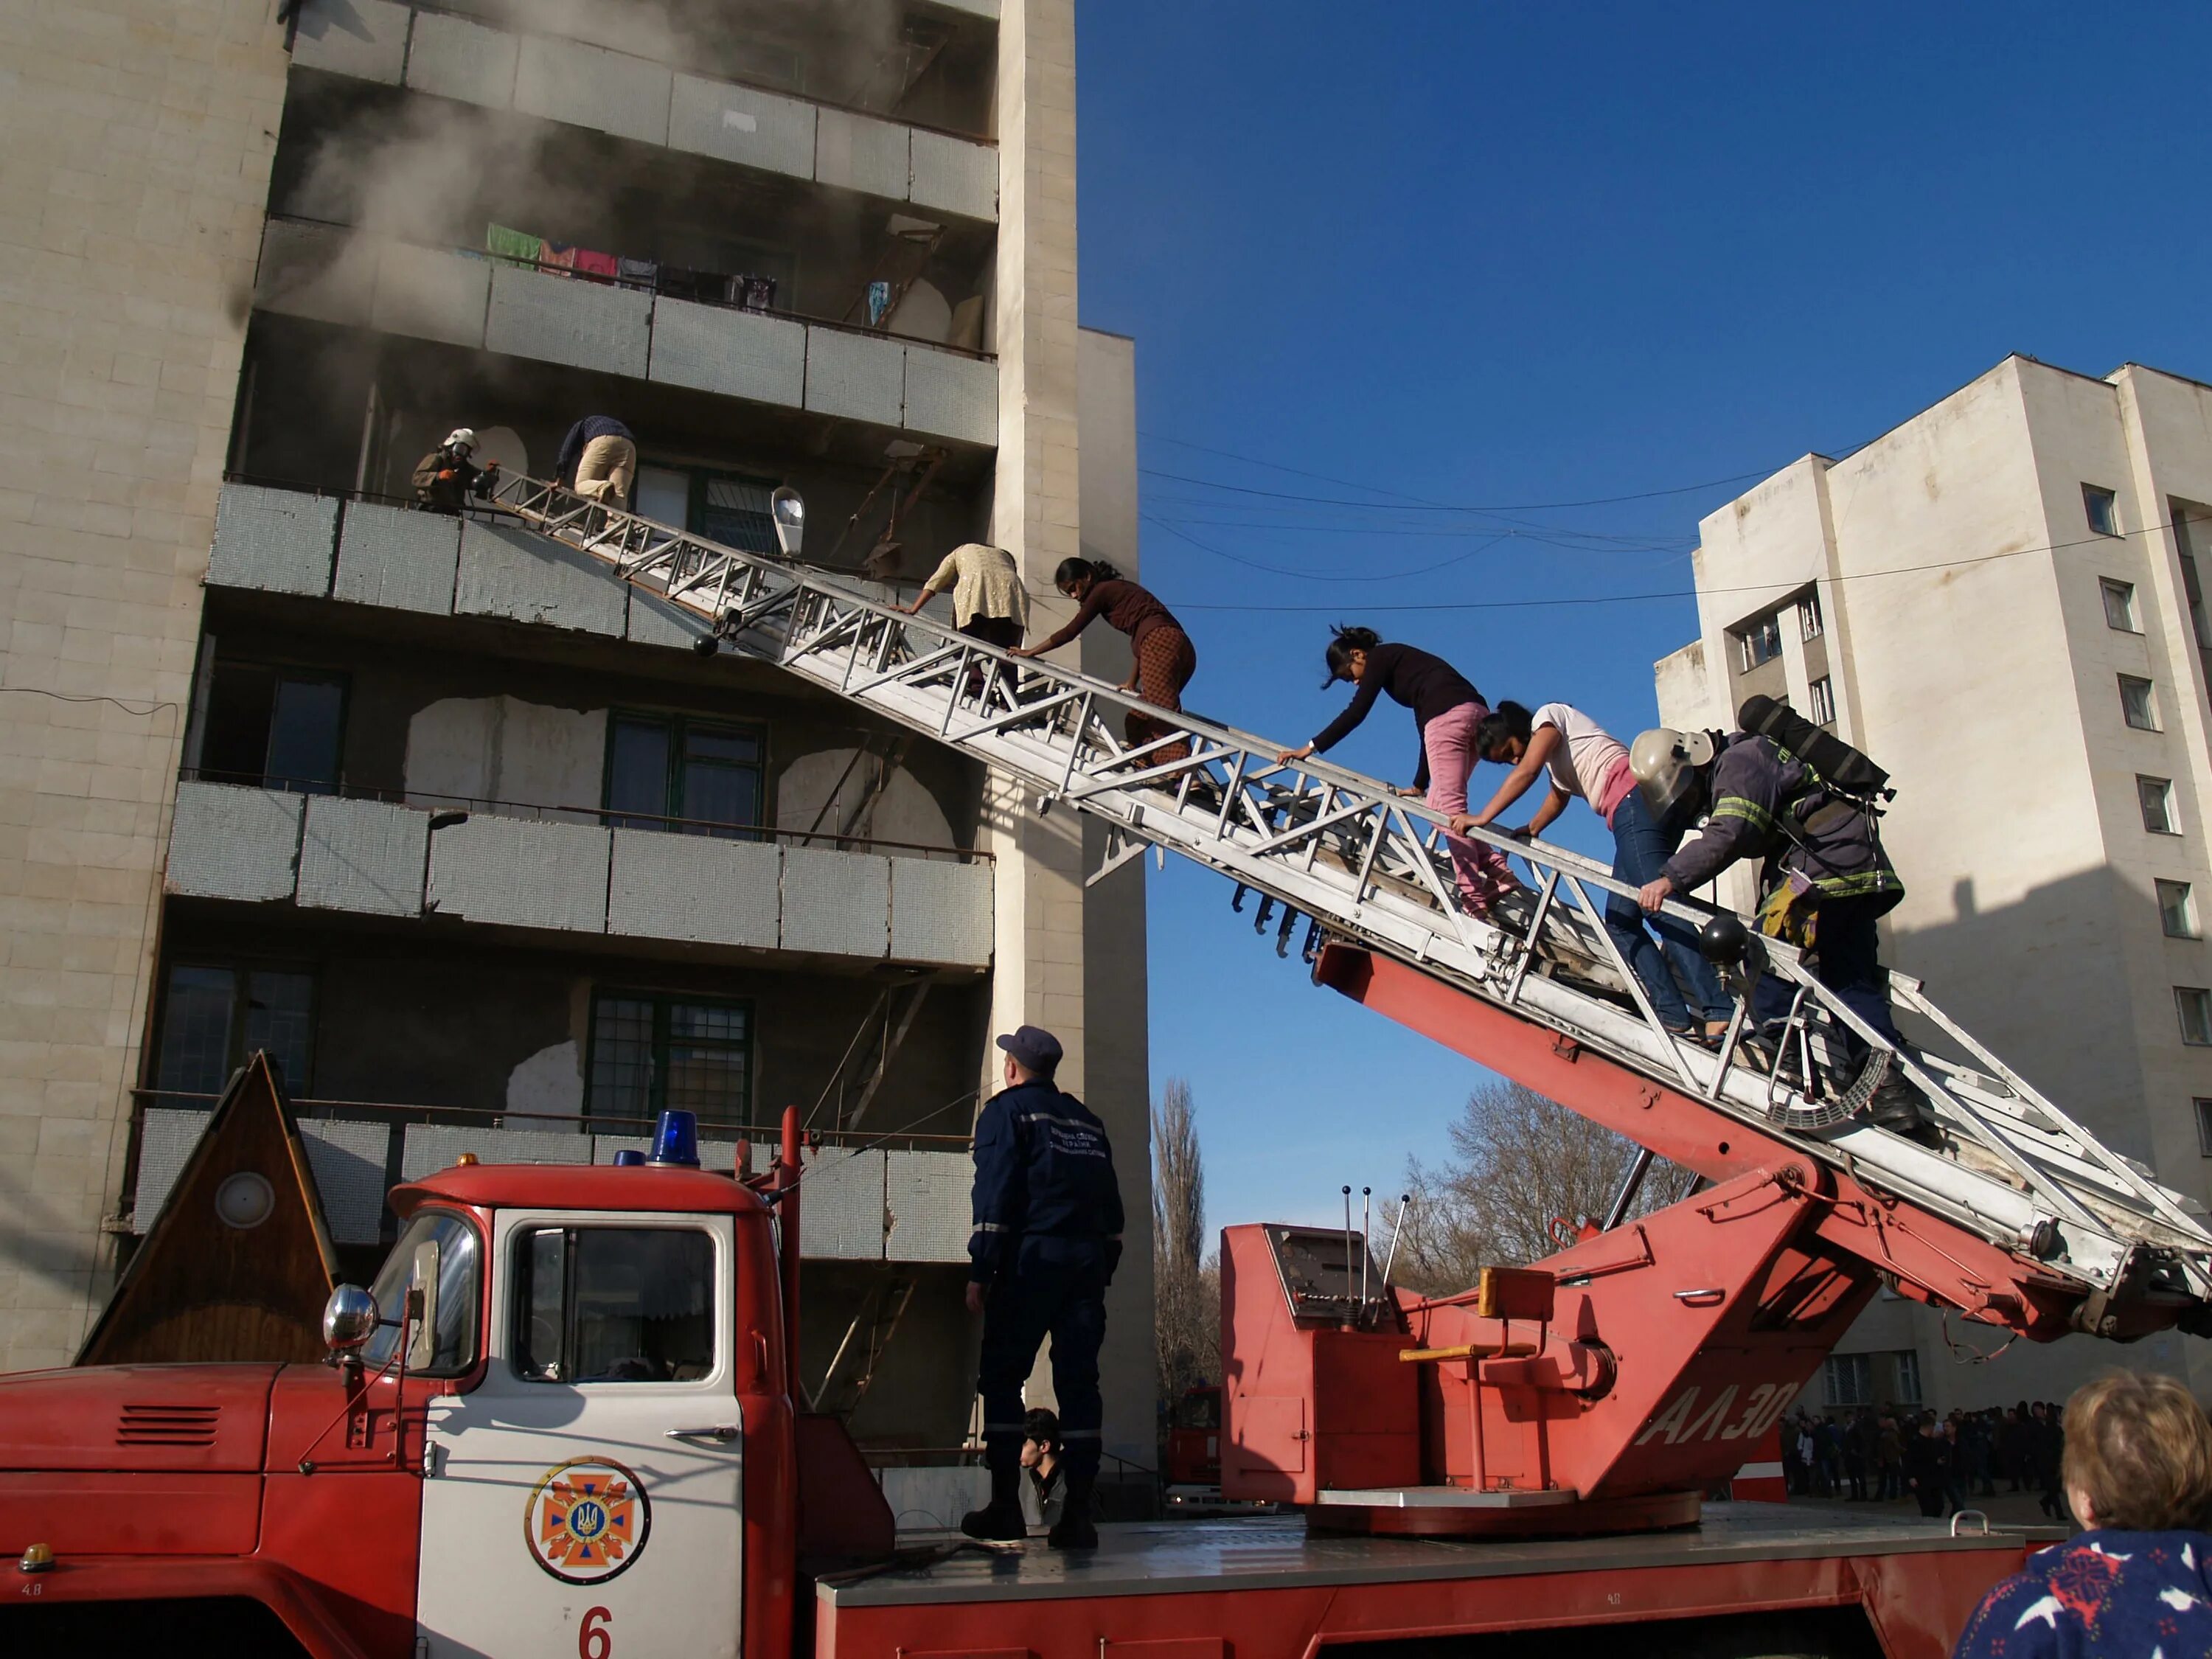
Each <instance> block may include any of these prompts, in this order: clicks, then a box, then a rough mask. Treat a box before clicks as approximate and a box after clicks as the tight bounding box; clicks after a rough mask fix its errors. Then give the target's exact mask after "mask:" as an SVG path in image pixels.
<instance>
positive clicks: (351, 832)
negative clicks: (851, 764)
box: [167, 778, 994, 969]
mask: <svg viewBox="0 0 2212 1659" xmlns="http://www.w3.org/2000/svg"><path fill="white" fill-rule="evenodd" d="M435 816H438V815H434V814H433V813H432V812H431V811H428V810H427V809H425V808H422V807H414V806H403V805H398V804H395V803H391V802H385V801H376V800H365V799H351V798H345V797H340V796H336V795H313V796H309V795H302V794H297V793H290V792H288V791H284V790H279V789H260V788H252V787H246V786H244V785H239V784H228V783H210V782H207V781H203V780H200V779H194V778H187V779H185V780H184V781H181V782H179V784H178V786H177V805H176V811H175V815H174V817H173V820H172V822H171V827H170V834H169V860H168V870H167V890H168V891H169V892H170V893H172V894H173V895H175V896H178V897H180V898H194V899H223V900H228V901H231V902H241V903H252V904H270V903H295V904H296V905H297V906H298V908H301V910H304V911H319V912H338V913H344V914H348V915H359V916H376V917H385V918H388V919H396V920H410V919H415V918H420V917H423V916H428V915H436V916H438V917H439V918H440V919H441V920H443V921H459V922H465V923H470V924H473V925H477V926H483V927H502V928H522V929H527V930H530V931H532V932H535V933H565V934H571V935H574V934H592V935H599V936H609V937H613V938H617V939H637V940H654V941H665V942H670V943H675V944H684V945H709V946H716V947H720V948H723V949H727V950H732V951H774V950H783V951H798V952H804V953H805V954H807V955H811V956H816V957H832V958H838V957H842V958H843V959H845V960H847V961H848V962H853V963H884V962H888V963H907V964H924V965H929V966H933V967H945V968H967V969H982V968H987V967H988V966H989V965H990V962H991V950H992V927H993V921H992V917H993V902H994V898H993V892H992V882H991V867H990V866H989V865H988V864H986V863H964V864H963V863H956V862H953V861H951V860H935V859H927V858H922V857H918V856H917V857H911V858H906V857H887V856H885V855H884V854H879V853H866V852H848V851H845V850H842V849H839V848H821V847H790V848H782V847H778V846H777V845H775V843H773V842H756V841H748V840H738V839H728V838H723V837H718V836H692V835H679V834H677V833H675V832H673V831H669V830H661V829H627V828H625V829H605V828H602V827H601V826H599V825H598V824H595V823H558V822H553V821H550V820H549V819H544V818H533V817H504V816H497V815H495V814H493V813H491V812H489V811H471V812H469V813H468V814H467V815H466V816H465V817H464V816H462V815H461V814H459V813H458V812H456V813H453V814H450V815H447V816H446V817H441V819H440V827H438V828H437V829H435V831H434V830H433V829H432V827H431V825H432V822H433V818H434V817H435Z"/></svg>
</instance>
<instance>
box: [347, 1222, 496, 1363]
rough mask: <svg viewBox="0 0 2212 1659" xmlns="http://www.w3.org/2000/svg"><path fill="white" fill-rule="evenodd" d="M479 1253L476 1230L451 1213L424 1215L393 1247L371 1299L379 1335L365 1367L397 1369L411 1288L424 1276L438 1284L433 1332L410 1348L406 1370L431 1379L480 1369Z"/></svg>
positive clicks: (370, 1344) (425, 1281)
mask: <svg viewBox="0 0 2212 1659" xmlns="http://www.w3.org/2000/svg"><path fill="white" fill-rule="evenodd" d="M477 1261H478V1252H477V1232H476V1229H475V1228H474V1227H472V1226H471V1225H469V1224H468V1222H467V1221H466V1220H465V1219H463V1218H461V1217H459V1216H458V1215H454V1214H453V1213H452V1212H450V1211H445V1210H424V1211H423V1212H421V1213H420V1214H418V1215H417V1216H416V1218H415V1219H414V1220H412V1221H411V1222H410V1223H408V1225H407V1231H405V1232H404V1233H402V1234H400V1236H399V1242H398V1243H397V1244H395V1245H393V1246H392V1254H391V1255H388V1256H386V1258H385V1259H384V1266H383V1267H382V1268H381V1269H380V1271H379V1272H378V1273H377V1275H376V1283H375V1284H374V1285H371V1286H370V1287H369V1293H370V1294H371V1295H372V1296H374V1297H375V1298H376V1308H377V1314H378V1320H379V1322H378V1324H377V1328H376V1334H375V1335H374V1336H372V1337H371V1338H369V1340H368V1346H366V1347H365V1348H363V1349H362V1363H363V1364H366V1365H367V1366H368V1368H369V1370H373V1371H374V1370H382V1369H383V1368H384V1367H385V1366H386V1365H388V1364H391V1363H392V1346H393V1345H394V1344H395V1343H397V1342H398V1340H399V1327H400V1322H402V1321H403V1320H404V1318H405V1317H406V1315H407V1300H406V1298H407V1288H408V1286H409V1285H412V1284H415V1283H416V1277H417V1274H418V1273H419V1274H420V1275H421V1279H422V1282H423V1284H424V1285H426V1286H427V1285H430V1284H434V1283H435V1285H436V1287H437V1293H436V1295H435V1297H433V1298H432V1301H433V1305H432V1307H431V1310H430V1329H429V1332H428V1334H427V1336H423V1335H417V1336H416V1338H415V1339H414V1340H413V1341H412V1342H411V1343H410V1349H411V1352H410V1353H409V1355H408V1358H407V1369H408V1370H410V1371H416V1372H419V1373H422V1374H423V1375H426V1376H459V1374H460V1373H462V1372H463V1371H465V1370H468V1369H469V1368H470V1367H471V1365H473V1364H476V1359H477V1297H478V1295H479V1291H478V1282H479V1281H478V1279H477Z"/></svg>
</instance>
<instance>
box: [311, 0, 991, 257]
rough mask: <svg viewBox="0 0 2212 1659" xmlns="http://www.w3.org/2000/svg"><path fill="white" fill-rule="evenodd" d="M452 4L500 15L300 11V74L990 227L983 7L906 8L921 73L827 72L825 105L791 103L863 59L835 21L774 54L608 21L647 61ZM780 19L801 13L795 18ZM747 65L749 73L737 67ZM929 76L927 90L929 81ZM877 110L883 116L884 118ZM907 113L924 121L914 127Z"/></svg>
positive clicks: (381, 0) (368, 6) (445, 10)
mask: <svg viewBox="0 0 2212 1659" xmlns="http://www.w3.org/2000/svg"><path fill="white" fill-rule="evenodd" d="M463 9H466V10H469V11H474V12H478V13H489V14H490V15H493V16H494V17H496V15H497V14H498V10H499V8H498V7H497V6H496V5H495V4H484V3H478V4H472V5H466V6H463V5H459V4H454V5H450V6H447V7H441V8H433V7H428V6H411V5H405V4H400V3H397V0H307V5H306V6H305V7H304V8H303V9H302V11H301V19H300V25H299V31H298V34H297V37H296V38H295V41H294V43H293V50H292V61H293V63H294V64H295V65H297V66H298V67H299V68H301V69H304V70H318V71H320V72H323V73H325V74H329V75H334V76H346V77H349V78H351V79H355V80H359V81H365V82H374V83H377V84H379V85H382V86H386V87H392V88H406V89H407V90H409V91H410V92H413V93H417V94H428V95H431V96H434V97H437V98H441V99H448V100H453V101H455V102H457V103H459V104H464V105H471V106H476V107H477V108H480V109H486V110H493V111H511V112H514V113H516V114H519V115H524V116H531V117H537V118H542V119H544V120H549V121H557V122H561V123H563V124H566V125H572V126H577V127H582V128H586V129H588V130H592V131H598V132H602V133H605V134H608V135H610V136H612V137H617V138H622V139H626V140H629V141H630V142H633V143H640V144H650V145H653V146H657V147H659V148H663V149H675V150H679V151H684V152H687V153H690V154H693V155H705V156H712V157H714V158H716V159H718V160H720V161H727V162H731V163H734V164H736V165H738V166H741V167H751V168H756V169H759V170H762V171H764V172H769V173H779V174H782V175H785V176H787V177H791V178H796V179H805V180H808V181H810V182H812V183H815V184H818V185H827V186H830V187H832V188H836V189H844V190H853V191H864V192H866V193H867V194H869V195H871V196H874V197H880V198H882V199H884V200H887V201H891V202H906V203H911V204H914V205H915V206H916V207H919V208H924V209H928V210H934V211H940V212H945V213H957V214H960V215H963V216H967V217H970V218H975V219H982V220H994V219H995V218H996V217H997V216H998V193H999V169H998V155H997V152H996V151H995V149H994V148H993V147H992V146H991V145H989V144H988V143H977V142H975V139H974V138H973V137H968V136H966V134H968V133H973V132H977V131H981V128H982V127H983V126H984V125H986V124H987V120H988V112H989V109H990V103H991V98H992V94H993V88H992V81H993V77H994V74H995V62H996V42H995V40H994V39H991V38H987V37H989V36H991V35H993V34H994V31H993V30H991V29H989V28H988V27H987V26H985V25H981V24H979V23H977V22H976V21H975V19H976V18H978V17H994V16H995V15H996V13H997V7H996V6H995V5H987V4H983V3H967V4H950V3H948V4H943V5H939V6H938V7H936V8H935V9H934V10H935V12H936V13H937V14H939V15H935V16H925V15H924V13H923V9H921V8H909V9H910V10H911V11H913V12H914V13H915V17H914V18H913V19H910V20H909V29H910V30H913V29H917V28H918V29H919V30H920V31H921V32H923V33H929V34H932V35H933V36H935V37H936V38H935V39H934V40H931V41H929V42H927V43H921V42H916V43H915V46H919V48H920V52H919V53H918V54H915V53H914V52H913V49H912V48H911V47H910V48H909V55H919V56H921V57H924V58H927V60H928V61H927V64H926V65H925V67H924V70H923V72H922V74H921V76H915V77H912V78H909V77H908V76H907V75H905V74H903V73H902V72H900V71H899V70H898V69H897V68H896V66H894V65H890V64H883V65H882V67H883V68H884V69H885V70H888V71H889V73H888V74H887V75H869V74H868V73H867V72H866V70H865V69H863V70H862V71H861V74H860V76H858V77H857V78H856V77H855V76H853V75H852V74H850V73H847V74H843V75H840V74H836V73H835V72H829V73H825V74H823V75H822V76H818V77H815V78H819V79H821V80H823V81H824V82H827V83H828V84H827V85H826V86H825V88H824V96H825V98H826V101H824V100H823V99H814V98H807V97H802V96H796V95H793V94H794V93H795V92H796V91H797V90H798V89H799V86H800V85H801V84H803V83H805V82H807V81H808V80H809V78H810V77H809V76H808V75H807V74H806V73H805V65H807V64H810V63H811V64H820V65H823V66H825V67H826V66H830V65H836V64H853V63H854V60H855V59H856V58H861V57H863V56H864V55H865V52H864V49H860V43H859V42H857V41H856V40H854V39H853V38H852V37H851V36H850V34H849V33H840V32H839V31H838V27H837V26H838V23H839V22H840V21H843V20H840V19H837V18H836V17H834V16H830V17H828V18H826V19H824V20H823V23H822V24H821V26H820V27H821V28H822V29H823V31H824V32H823V34H822V36H821V38H820V39H819V40H817V41H815V42H811V43H810V42H806V41H804V40H802V41H799V42H795V43H790V44H781V43H779V45H778V46H771V47H769V49H768V50H767V51H765V52H752V53H750V54H748V53H747V52H746V51H745V46H746V44H747V43H746V41H745V40H744V37H743V36H742V35H738V36H732V37H730V38H728V39H726V40H722V41H720V42H708V43H700V42H685V41H679V40H675V39H672V38H671V39H668V40H659V41H654V40H649V39H647V40H641V39H640V37H641V36H642V35H646V34H647V33H649V32H648V31H646V30H643V29H641V28H639V27H636V26H635V20H624V19H622V18H620V17H618V16H616V17H613V18H611V21H610V23H609V25H608V27H609V29H610V31H611V39H612V40H617V41H619V43H620V44H621V45H622V46H629V47H633V48H637V47H642V48H643V49H645V50H647V51H651V52H656V53H657V54H658V58H659V61H657V60H656V58H655V57H654V56H642V55H638V53H637V52H636V51H635V50H615V49H611V47H610V46H605V45H593V44H591V43H589V42H587V41H585V40H574V39H562V38H556V37H553V36H548V35H541V34H532V33H518V32H513V31H510V30H507V29H503V28H499V27H492V26H491V25H490V24H489V23H487V22H486V21H479V19H478V18H477V17H469V16H461V15H455V13H457V12H459V11H461V10H463ZM743 9H744V8H741V7H732V8H730V11H731V12H732V13H738V12H741V11H742V10H743ZM783 10H784V13H785V15H787V16H791V17H797V18H800V19H804V18H805V15H806V14H805V9H803V8H796V7H789V8H785V9H783ZM962 14H966V15H965V16H963V15H962ZM586 15H588V14H586ZM810 47H811V49H810ZM718 48H719V49H718ZM747 56H750V58H751V59H752V61H751V63H750V64H746V63H744V58H746V57H747ZM717 57H720V58H723V59H724V60H725V61H726V62H732V65H733V68H732V73H733V74H734V75H735V76H736V78H732V79H723V78H717V77H715V76H708V75H703V74H696V73H691V72H689V70H688V69H684V68H673V67H671V64H670V62H669V61H666V60H670V59H678V58H680V59H682V60H684V62H685V63H686V64H688V65H689V66H690V68H704V67H709V66H711V65H712V63H713V60H714V58H717ZM770 58H780V59H781V63H780V64H775V63H770V62H769V61H768V60H769V59H770ZM747 69H750V71H751V73H750V74H746V73H744V72H743V70H747ZM932 76H933V77H934V82H935V83H934V84H928V82H929V81H930V79H931V77H932ZM769 82H774V83H775V85H773V86H771V85H770V84H768V83H769ZM901 83H903V84H901ZM917 94H919V95H917ZM869 106H873V107H872V109H871V108H870V107H869ZM887 115H888V116H892V117H894V118H891V119H885V118H884V116H887ZM916 116H921V117H923V118H931V119H933V122H934V123H935V124H936V125H916V124H915V117H916ZM947 128H950V129H952V130H946V129H947Z"/></svg>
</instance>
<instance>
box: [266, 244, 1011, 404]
mask: <svg viewBox="0 0 2212 1659" xmlns="http://www.w3.org/2000/svg"><path fill="white" fill-rule="evenodd" d="M254 304H255V306H256V307H258V309H260V310H262V311H264V312H270V313H276V314H277V315H280V316H289V317H298V318H303V319H309V320H312V321H315V322H321V323H328V324H336V325H342V326H349V327H355V328H362V329H369V330H374V331H378V332H380V333H390V334H399V335H404V336H407V337H412V338H415V339H420V340H429V341H435V342H438V343H441V344H445V345H448V346H458V347H460V348H463V349H470V350H483V351H489V352H495V353H499V354H501V355H502V356H509V357H517V358H523V359H527V360H531V361H534V362H544V363H550V364H557V365H561V366H563V367H566V368H577V369H583V370H586V371H589V372H592V373H597V374H611V375H618V376H621V377H623V378H624V379H627V380H638V381H643V382H647V383H649V384H653V385H656V386H664V387H680V388H684V389H688V390H691V391H697V392H708V393H711V394H714V395H715V396H719V397H724V398H742V399H744V400H746V401H748V402H751V403H755V404H766V405H769V406H772V407H775V408H780V409H790V410H807V411H810V412H811V413H814V414H816V415H819V416H824V417H828V418H832V419H840V420H849V421H859V422H867V423H869V424H872V425H874V426H877V427H881V428H889V429H890V430H892V431H894V432H902V433H907V434H911V435H914V436H915V437H916V438H920V439H929V440H945V441H953V442H957V443H963V444H973V445H978V446H984V447H988V446H991V445H994V444H995V443H996V442H997V441H998V427H999V408H998V404H999V374H998V368H997V365H996V364H995V363H994V362H992V361H991V360H990V359H988V358H985V357H981V356H976V355H975V354H972V353H963V352H960V351H956V350H953V349H950V348H946V347H938V346H933V345H927V344H924V343H920V342H918V341H912V340H906V339H902V338H900V337H896V335H891V334H886V333H879V332H877V331H872V330H868V329H860V328H852V327H848V326H846V325H842V324H838V323H830V322H820V321H814V322H801V321H799V320H798V319H793V318H791V317H786V316H780V315H775V314H773V313H758V312H752V311H747V310H745V309H744V308H742V307H734V306H721V305H714V304H708V303H706V302H702V301H696V300H685V299H678V298H674V297H671V296H670V295H665V294H660V293H658V292H655V291H654V290H653V289H649V288H647V287H644V286H642V285H639V284H635V283H623V282H621V281H618V280H608V281H599V280H593V279H586V278H579V277H576V276H570V275H568V274H565V273H556V272H553V271H548V270H533V269H531V268H528V267H526V266H517V265H513V264H503V263H500V262H497V261H494V260H491V259H488V258H483V257H482V256H480V255H477V254H474V253H472V252H465V251H463V250H460V249H456V248H435V247H424V246H416V245H414V244H410V243H404V242H396V241H392V242H387V241H380V240H375V239H372V238H368V237H365V236H362V235H359V234H356V233H355V232H353V231H352V230H350V229H349V228H346V227H343V226H336V225H325V224H315V223H309V222H301V221H294V220H284V219H272V220H270V222H269V224H268V226H267V227H266V228H265V229H264V233H263V240H262V250H261V265H260V271H259V275H258V278H257V281H256V284H255V289H254Z"/></svg>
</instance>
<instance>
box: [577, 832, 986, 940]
mask: <svg viewBox="0 0 2212 1659" xmlns="http://www.w3.org/2000/svg"><path fill="white" fill-rule="evenodd" d="M614 835H615V842H614V869H613V872H612V875H611V878H610V880H609V882H608V886H607V932H609V933H621V934H626V935H634V936H636V937H640V938H645V939H690V940H693V941H695V942H696V943H698V944H702V945H750V946H753V947H755V948H757V949H761V950H773V949H775V947H776V945H778V944H779V943H780V942H781V935H780V932H779V928H780V917H781V890H782V875H783V852H782V849H781V848H778V847H775V846H773V845H769V844H763V843H762V842H744V841H725V840H722V839H720V838H719V837H716V836H671V835H665V834H662V833H659V832H656V831H653V830H649V829H617V830H616V831H615V832H614ZM833 856H834V855H833ZM847 856H849V855H847ZM946 867H948V868H958V867H960V866H946Z"/></svg>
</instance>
